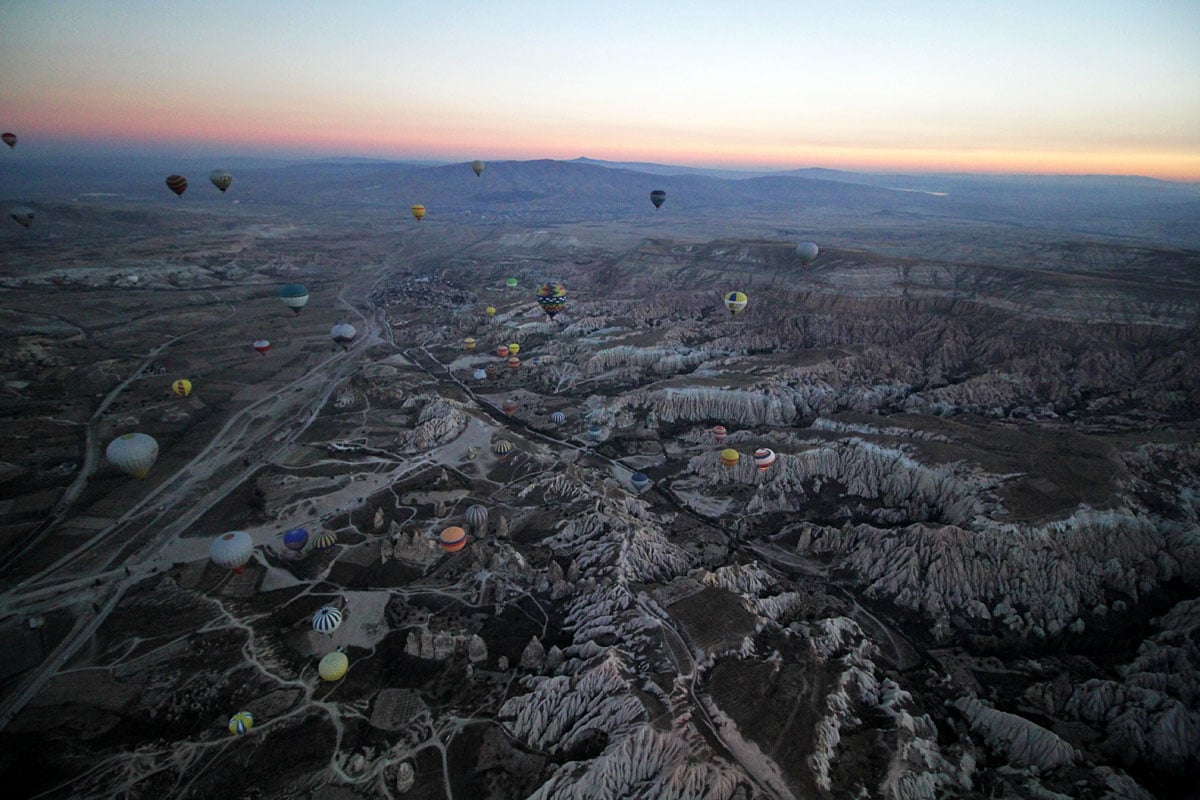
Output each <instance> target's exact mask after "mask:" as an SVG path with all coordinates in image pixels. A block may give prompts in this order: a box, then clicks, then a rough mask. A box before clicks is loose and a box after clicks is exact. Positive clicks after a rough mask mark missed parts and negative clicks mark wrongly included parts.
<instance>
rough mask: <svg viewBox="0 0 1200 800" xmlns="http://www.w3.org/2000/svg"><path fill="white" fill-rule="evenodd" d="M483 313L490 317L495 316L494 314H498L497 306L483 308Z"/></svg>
mask: <svg viewBox="0 0 1200 800" xmlns="http://www.w3.org/2000/svg"><path fill="white" fill-rule="evenodd" d="M483 313H485V314H487V315H488V316H489V317H494V316H496V307H495V306H488V307H487V308H485V309H484V310H483Z"/></svg>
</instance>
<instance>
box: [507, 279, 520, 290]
mask: <svg viewBox="0 0 1200 800" xmlns="http://www.w3.org/2000/svg"><path fill="white" fill-rule="evenodd" d="M504 285H505V286H507V287H508V288H510V289H515V288H517V279H516V278H508V279H506V280H505V281H504Z"/></svg>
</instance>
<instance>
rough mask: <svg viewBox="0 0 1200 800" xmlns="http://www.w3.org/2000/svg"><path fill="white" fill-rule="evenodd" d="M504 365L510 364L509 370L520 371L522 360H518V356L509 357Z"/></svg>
mask: <svg viewBox="0 0 1200 800" xmlns="http://www.w3.org/2000/svg"><path fill="white" fill-rule="evenodd" d="M504 363H505V364H508V368H509V369H519V368H520V366H521V359H519V358H517V357H516V356H509V357H508V358H506V359H505V360H504Z"/></svg>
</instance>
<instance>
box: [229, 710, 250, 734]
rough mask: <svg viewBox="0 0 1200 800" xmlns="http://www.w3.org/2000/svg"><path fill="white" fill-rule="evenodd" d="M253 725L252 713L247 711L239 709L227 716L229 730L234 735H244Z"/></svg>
mask: <svg viewBox="0 0 1200 800" xmlns="http://www.w3.org/2000/svg"><path fill="white" fill-rule="evenodd" d="M253 727H254V715H253V714H251V713H250V712H249V711H239V712H238V713H236V714H234V715H233V716H232V717H230V718H229V732H230V733H232V734H233V735H234V736H245V735H246V732H247V731H249V730H250V729H251V728H253Z"/></svg>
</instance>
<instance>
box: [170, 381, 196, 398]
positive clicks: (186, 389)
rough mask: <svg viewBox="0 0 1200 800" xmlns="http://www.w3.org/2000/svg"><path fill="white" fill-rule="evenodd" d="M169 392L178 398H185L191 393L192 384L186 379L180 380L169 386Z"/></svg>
mask: <svg viewBox="0 0 1200 800" xmlns="http://www.w3.org/2000/svg"><path fill="white" fill-rule="evenodd" d="M171 391H172V392H174V393H175V394H177V395H179V396H180V397H187V396H188V395H189V394H191V393H192V382H191V381H189V380H188V379H187V378H180V379H179V380H177V381H175V382H174V383H172V384H171Z"/></svg>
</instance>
